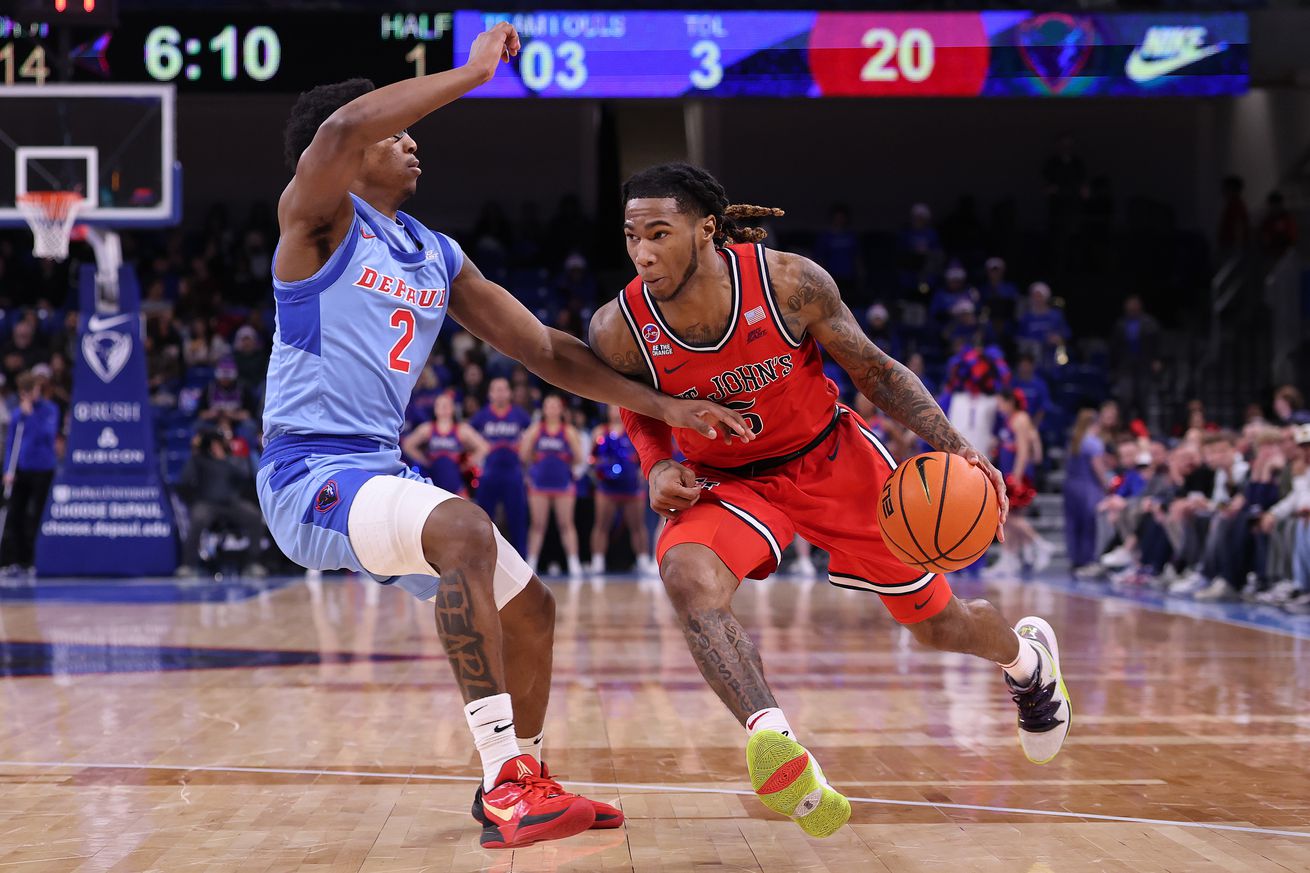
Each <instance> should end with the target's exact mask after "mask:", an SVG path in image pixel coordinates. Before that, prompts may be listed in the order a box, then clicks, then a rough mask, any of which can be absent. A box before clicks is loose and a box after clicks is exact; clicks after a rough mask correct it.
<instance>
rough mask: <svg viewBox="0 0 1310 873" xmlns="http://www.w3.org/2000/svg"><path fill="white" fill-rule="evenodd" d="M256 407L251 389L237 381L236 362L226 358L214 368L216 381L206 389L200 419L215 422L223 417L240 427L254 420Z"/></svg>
mask: <svg viewBox="0 0 1310 873" xmlns="http://www.w3.org/2000/svg"><path fill="white" fill-rule="evenodd" d="M256 405H257V404H256V403H255V398H254V396H253V395H252V394H251V392H250V389H249V388H247V387H246V386H245V385H244V384H242V383H241V382H240V381H239V380H238V379H237V365H236V362H235V361H233V360H232V359H231V358H224V359H223V360H221V361H219V362H218V366H217V367H215V368H214V381H213V382H211V383H209V387H208V388H207V389H205V397H204V400H203V401H202V403H201V408H200V419H201V421H215V420H217V419H219V418H220V417H221V418H226V419H227V420H229V421H231V422H232V423H233V424H234V425H235V426H240V425H241V424H244V423H245V422H248V421H250V420H251V419H253V418H254V416H255V409H256Z"/></svg>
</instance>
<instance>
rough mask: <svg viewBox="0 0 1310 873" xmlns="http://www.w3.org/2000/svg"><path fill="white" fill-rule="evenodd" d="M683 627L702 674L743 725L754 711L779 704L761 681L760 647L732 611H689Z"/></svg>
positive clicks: (762, 669)
mask: <svg viewBox="0 0 1310 873" xmlns="http://www.w3.org/2000/svg"><path fill="white" fill-rule="evenodd" d="M682 630H683V633H684V634H686V636H687V645H688V646H689V647H690V648H691V656H692V657H693V658H695V659H696V666H698V667H700V672H701V675H702V676H704V677H705V681H706V682H708V683H709V684H710V687H711V688H713V689H714V693H716V694H718V695H719V699H720V700H722V701H723V702H724V703H725V704H726V705H727V707H728V709H730V710H732V714H733V715H735V716H736V717H737V721H739V722H741V723H742V725H743V726H744V725H745V724H746V719H748V718H750V716H751V715H752V714H753V713H756V712H759V711H760V710H761V709H768V708H769V707H773V706H777V705H778V702H777V701H776V700H774V698H773V692H771V691H770V690H769V686H768V684H767V683H766V682H765V681H764V664H763V663H762V662H761V661H760V653H759V650H758V649H756V648H755V643H753V642H751V638H750V637H748V636H746V631H744V630H742V627H741V625H739V624H738V623H737V619H736V618H735V617H734V616H733V614H732V613H731V612H729V611H728V610H726V609H705V610H700V611H697V612H692V613H689V614H688V615H686V616H685V617H684V623H683V628H682Z"/></svg>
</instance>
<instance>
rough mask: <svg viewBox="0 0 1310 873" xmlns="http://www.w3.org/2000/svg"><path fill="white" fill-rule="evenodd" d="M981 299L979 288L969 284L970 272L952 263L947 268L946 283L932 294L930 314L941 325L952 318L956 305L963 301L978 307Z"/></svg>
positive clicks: (929, 307) (929, 306)
mask: <svg viewBox="0 0 1310 873" xmlns="http://www.w3.org/2000/svg"><path fill="white" fill-rule="evenodd" d="M979 300H981V295H980V294H979V293H978V289H977V288H973V287H971V286H970V285H969V274H968V273H966V272H965V270H964V267H961V266H960V265H959V264H951V265H950V266H949V267H947V268H946V283H945V284H944V285H943V286H942V287H941V288H938V289H937V290H936V291H935V292H934V293H933V295H932V302H931V303H930V304H929V305H928V314H929V315H930V316H932V317H933V318H934V319H936V320H937V323H938V324H939V325H940V324H944V323H945V322H947V321H949V320H950V318H951V315H952V314H953V313H954V312H955V307H957V306H958V305H960V304H961V303H969V304H971V305H973V306H975V307H976V306H977V305H978V302H979Z"/></svg>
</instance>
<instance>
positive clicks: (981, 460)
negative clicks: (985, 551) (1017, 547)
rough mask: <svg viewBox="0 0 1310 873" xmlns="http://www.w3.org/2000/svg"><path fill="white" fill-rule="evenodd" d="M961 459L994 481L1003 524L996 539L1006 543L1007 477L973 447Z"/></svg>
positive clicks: (1008, 515) (1008, 501)
mask: <svg viewBox="0 0 1310 873" xmlns="http://www.w3.org/2000/svg"><path fill="white" fill-rule="evenodd" d="M960 457H962V458H964V459H965V460H966V461H968V462H969V463H970V464H973V465H974V466H975V467H977V468H979V469H980V470H982V471H983V472H984V473H986V474H987V478H988V479H991V480H992V487H993V488H995V489H996V502H997V504H998V505H999V506H1000V509H1001V522H1000V525H999V526H998V527H997V528H996V539H997V541H998V542H1002V543H1003V542H1005V520H1006V519H1007V518H1009V517H1010V495H1009V493H1008V491H1007V490H1006V487H1005V477H1004V476H1002V475H1001V471H1000V470H998V469H996V468H995V467H993V466H992V462H991V461H989V460H987V456H986V455H984V454H983V453H982V452H980V451H978V450H977V449H975V448H973V447H972V446H970V447H969V448H967V449H965V450H964V451H962V452H960Z"/></svg>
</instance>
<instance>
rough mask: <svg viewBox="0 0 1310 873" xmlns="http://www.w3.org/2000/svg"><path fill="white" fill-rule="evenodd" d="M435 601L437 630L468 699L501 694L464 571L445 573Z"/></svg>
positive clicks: (461, 689)
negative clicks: (474, 621) (479, 627)
mask: <svg viewBox="0 0 1310 873" xmlns="http://www.w3.org/2000/svg"><path fill="white" fill-rule="evenodd" d="M435 602H436V608H437V631H438V632H439V633H440V635H441V644H442V645H443V646H444V647H445V649H446V657H447V658H449V659H450V667H451V669H452V670H454V671H455V682H456V684H458V685H459V690H460V693H461V694H463V695H464V702H465V703H467V702H468V701H470V700H475V699H477V698H480V697H490V696H491V695H493V694H499V693H500V691H501V690H502V689H501V687H500V683H498V682H497V681H496V678H495V677H494V676H493V675H492V662H491V658H490V657H488V655H487V652H486V640H485V639H484V637H483V635H482V634H481V632H479V631H478V630H477V628H476V627H474V623H473V598H472V597H470V596H469V585H468V579H467V578H465V576H464V574H463V573H462V572H461V571H459V570H451V571H449V572H446V573H442V574H441V582H440V584H439V585H438V586H437V596H436V601H435Z"/></svg>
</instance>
